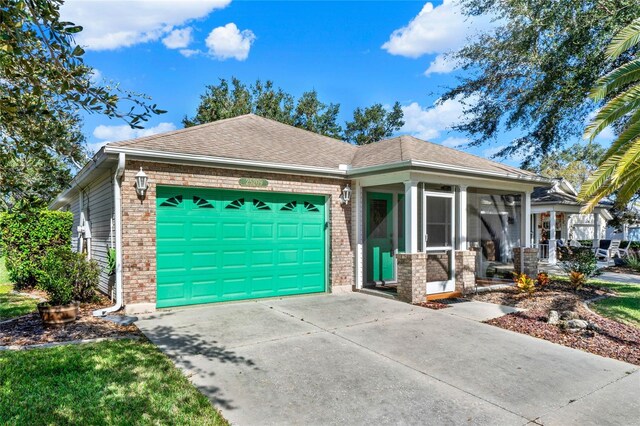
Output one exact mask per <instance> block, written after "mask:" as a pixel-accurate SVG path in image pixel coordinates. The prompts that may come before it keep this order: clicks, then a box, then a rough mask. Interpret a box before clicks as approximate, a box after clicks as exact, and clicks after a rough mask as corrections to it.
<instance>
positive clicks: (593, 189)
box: [578, 155, 620, 202]
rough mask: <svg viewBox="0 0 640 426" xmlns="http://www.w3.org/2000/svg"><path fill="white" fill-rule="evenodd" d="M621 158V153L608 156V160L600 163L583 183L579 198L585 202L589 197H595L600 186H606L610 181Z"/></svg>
mask: <svg viewBox="0 0 640 426" xmlns="http://www.w3.org/2000/svg"><path fill="white" fill-rule="evenodd" d="M619 159H620V156H619V155H618V156H615V155H614V156H611V157H608V158H606V160H605V161H604V162H603V163H602V164H600V166H599V167H598V169H597V170H596V171H595V172H594V173H593V174H592V175H591V176H590V177H589V179H587V181H586V182H585V183H584V184H583V185H582V188H581V189H580V193H579V194H578V200H580V201H583V202H584V201H587V200H588V199H589V198H591V197H593V195H594V194H596V193H597V192H598V191H599V190H600V188H602V187H603V186H605V185H606V183H608V182H610V180H611V175H613V173H614V172H615V170H616V167H617V165H618V160H619Z"/></svg>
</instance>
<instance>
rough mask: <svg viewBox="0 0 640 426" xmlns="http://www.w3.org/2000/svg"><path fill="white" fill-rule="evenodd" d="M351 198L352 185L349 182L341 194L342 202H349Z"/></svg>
mask: <svg viewBox="0 0 640 426" xmlns="http://www.w3.org/2000/svg"><path fill="white" fill-rule="evenodd" d="M349 200H351V187H350V186H349V184H347V186H345V187H344V189H343V190H342V194H341V195H340V202H341V203H342V204H349Z"/></svg>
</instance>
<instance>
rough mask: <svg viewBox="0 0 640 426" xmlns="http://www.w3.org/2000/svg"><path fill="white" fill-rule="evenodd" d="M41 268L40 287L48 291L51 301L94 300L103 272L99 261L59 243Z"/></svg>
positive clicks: (60, 302)
mask: <svg viewBox="0 0 640 426" xmlns="http://www.w3.org/2000/svg"><path fill="white" fill-rule="evenodd" d="M42 269H43V274H42V279H41V280H40V282H39V287H40V288H42V290H44V291H45V292H46V293H47V296H48V302H49V304H50V305H52V306H58V305H68V304H70V303H71V302H73V301H78V302H91V301H93V300H95V298H96V288H97V286H98V279H99V275H100V268H99V266H98V264H97V262H96V261H94V260H87V258H86V257H85V255H84V254H82V253H74V252H72V251H71V250H69V249H68V248H63V247H60V248H56V249H53V250H50V251H49V252H48V253H47V255H46V256H45V258H44V260H43V262H42Z"/></svg>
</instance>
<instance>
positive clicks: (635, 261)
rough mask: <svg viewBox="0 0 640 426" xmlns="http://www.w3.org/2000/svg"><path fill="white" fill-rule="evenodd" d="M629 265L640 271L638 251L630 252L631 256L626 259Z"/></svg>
mask: <svg viewBox="0 0 640 426" xmlns="http://www.w3.org/2000/svg"><path fill="white" fill-rule="evenodd" d="M625 261H626V263H627V265H628V266H629V267H630V268H631V269H633V270H634V271H636V272H640V256H638V255H637V254H636V253H629V256H628V257H627V258H626V259H625Z"/></svg>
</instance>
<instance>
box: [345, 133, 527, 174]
mask: <svg viewBox="0 0 640 426" xmlns="http://www.w3.org/2000/svg"><path fill="white" fill-rule="evenodd" d="M405 160H414V161H424V162H429V163H437V164H445V165H449V166H460V167H470V168H473V169H477V170H483V171H488V172H496V173H505V174H515V175H526V176H536V174H535V173H531V172H528V171H526V170H522V169H518V168H517V167H511V166H507V165H506V164H502V163H498V162H496V161H491V160H487V159H486V158H482V157H478V156H476V155H473V154H469V153H466V152H463V151H460V150H457V149H453V148H449V147H446V146H443V145H439V144H436V143H432V142H427V141H423V140H421V139H418V138H414V137H413V136H398V137H395V138H391V139H385V140H383V141H380V142H377V143H373V144H370V145H365V146H362V147H359V149H358V150H357V151H356V154H355V156H354V159H353V162H352V167H353V168H358V167H366V166H375V165H379V164H385V163H391V162H397V161H405Z"/></svg>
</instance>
